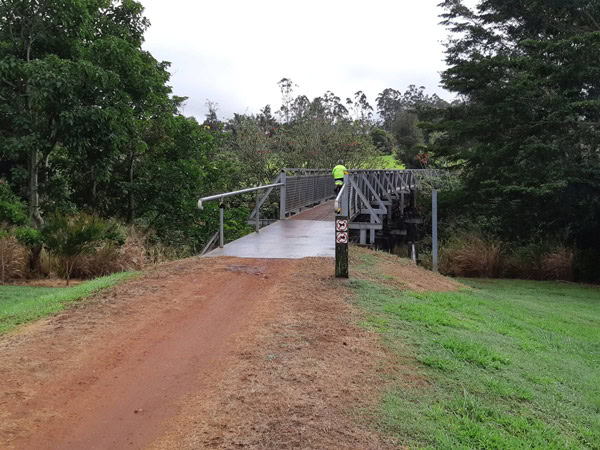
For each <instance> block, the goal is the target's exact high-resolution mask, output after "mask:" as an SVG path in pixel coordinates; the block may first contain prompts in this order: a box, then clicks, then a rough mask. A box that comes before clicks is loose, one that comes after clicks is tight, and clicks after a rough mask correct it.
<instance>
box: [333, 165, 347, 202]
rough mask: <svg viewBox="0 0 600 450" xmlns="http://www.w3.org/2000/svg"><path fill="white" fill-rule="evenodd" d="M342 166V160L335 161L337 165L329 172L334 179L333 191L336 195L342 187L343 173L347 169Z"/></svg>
mask: <svg viewBox="0 0 600 450" xmlns="http://www.w3.org/2000/svg"><path fill="white" fill-rule="evenodd" d="M347 170H348V169H346V168H345V167H344V161H342V160H341V159H340V160H339V161H338V162H337V166H335V167H334V168H333V170H332V171H331V173H332V174H333V179H334V181H335V193H336V195H337V194H339V193H340V191H341V190H342V187H343V186H344V173H345V172H346V171H347Z"/></svg>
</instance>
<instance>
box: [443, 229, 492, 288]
mask: <svg viewBox="0 0 600 450" xmlns="http://www.w3.org/2000/svg"><path fill="white" fill-rule="evenodd" d="M502 247H503V246H502V243H501V242H500V241H499V240H497V239H494V238H492V237H489V236H485V235H484V234H482V233H481V232H480V231H478V230H472V231H463V232H459V233H458V234H455V235H454V236H452V237H451V238H450V239H449V240H448V241H447V242H445V243H444V245H442V246H441V247H440V254H439V266H440V271H441V272H442V273H445V274H448V275H452V276H458V277H487V278H494V277H498V276H499V275H500V274H501V273H502Z"/></svg>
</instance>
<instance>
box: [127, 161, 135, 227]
mask: <svg viewBox="0 0 600 450" xmlns="http://www.w3.org/2000/svg"><path fill="white" fill-rule="evenodd" d="M134 161H135V158H134V157H132V158H131V161H130V162H129V192H128V199H127V200H128V201H127V223H129V224H131V223H133V219H134V218H135V196H134V195H133V166H134Z"/></svg>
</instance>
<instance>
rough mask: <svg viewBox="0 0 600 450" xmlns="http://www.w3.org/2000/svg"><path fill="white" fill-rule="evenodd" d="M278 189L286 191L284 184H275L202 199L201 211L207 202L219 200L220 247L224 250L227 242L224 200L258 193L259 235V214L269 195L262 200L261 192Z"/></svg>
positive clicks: (257, 222) (257, 215)
mask: <svg viewBox="0 0 600 450" xmlns="http://www.w3.org/2000/svg"><path fill="white" fill-rule="evenodd" d="M276 187H281V190H282V191H285V184H284V183H273V184H268V185H266V186H258V187H255V188H249V189H242V190H241V191H234V192H226V193H224V194H217V195H211V196H209V197H202V198H201V199H200V200H198V208H199V209H204V203H205V202H209V201H211V200H219V247H221V248H223V245H224V241H225V238H224V226H223V220H224V218H223V216H224V205H223V200H224V199H225V198H227V197H232V196H234V195H240V194H248V193H250V192H256V232H257V233H258V230H259V229H260V214H259V211H260V205H262V204H263V203H264V201H265V199H266V198H267V196H268V195H265V196H263V198H262V199H261V198H260V191H263V190H268V191H269V192H271V191H272V190H273V189H274V188H276ZM205 250H206V249H205ZM203 253H204V252H203Z"/></svg>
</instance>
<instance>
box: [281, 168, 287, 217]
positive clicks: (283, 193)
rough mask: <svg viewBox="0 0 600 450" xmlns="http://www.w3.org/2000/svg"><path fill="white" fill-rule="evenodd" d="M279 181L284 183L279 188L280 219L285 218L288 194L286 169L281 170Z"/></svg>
mask: <svg viewBox="0 0 600 450" xmlns="http://www.w3.org/2000/svg"><path fill="white" fill-rule="evenodd" d="M279 182H280V183H283V185H282V186H281V189H280V190H279V220H285V209H286V204H285V203H286V196H287V177H286V173H285V170H282V171H281V176H280V177H279Z"/></svg>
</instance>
